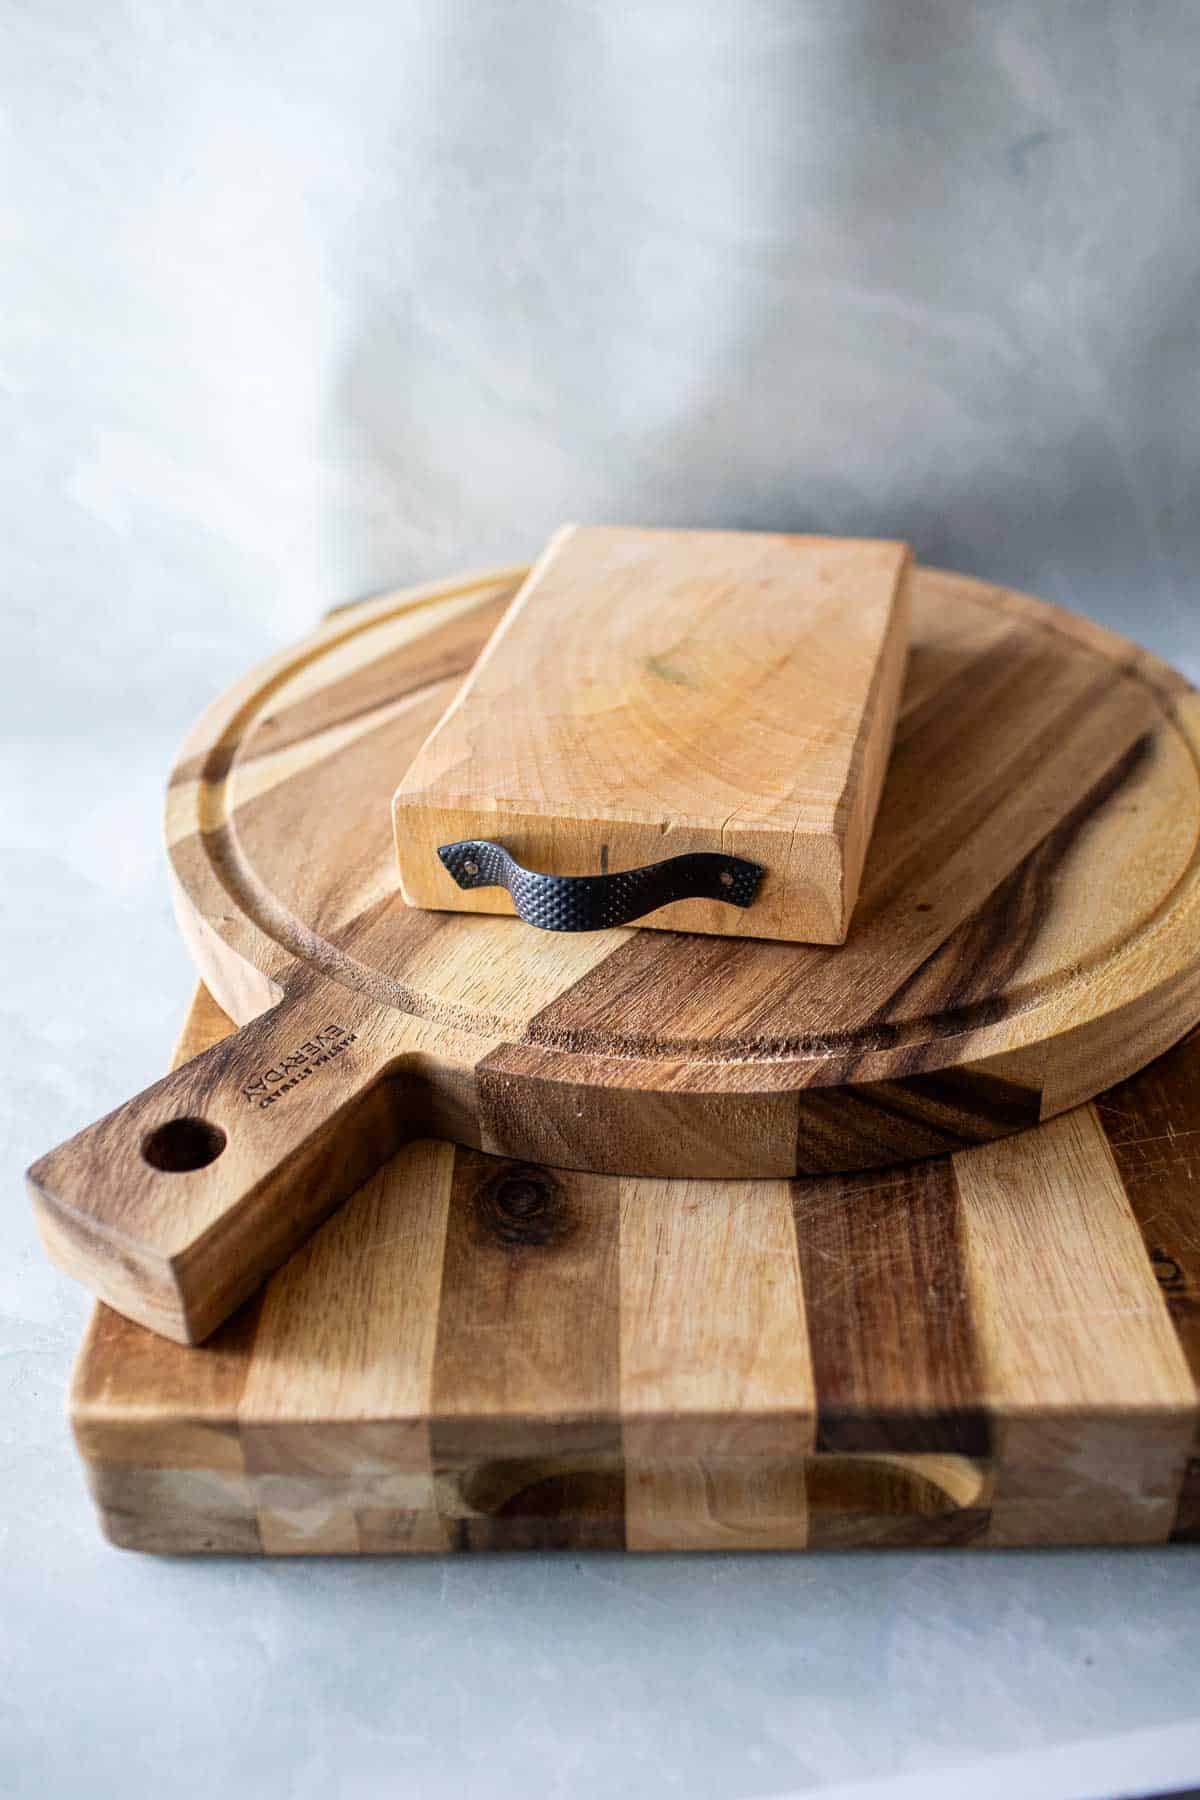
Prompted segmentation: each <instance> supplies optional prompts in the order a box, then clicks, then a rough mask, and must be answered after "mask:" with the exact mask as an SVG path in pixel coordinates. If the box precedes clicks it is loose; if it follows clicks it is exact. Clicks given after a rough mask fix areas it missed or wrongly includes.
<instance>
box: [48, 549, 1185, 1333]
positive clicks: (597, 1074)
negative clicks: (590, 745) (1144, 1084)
mask: <svg viewBox="0 0 1200 1800" xmlns="http://www.w3.org/2000/svg"><path fill="white" fill-rule="evenodd" d="M521 573H522V572H521V571H500V572H492V573H490V574H484V575H479V576H468V577H462V578H461V579H454V580H450V581H447V582H440V583H437V584H434V585H433V586H431V587H429V588H426V589H418V590H410V591H408V592H404V593H399V594H392V595H385V596H382V597H380V598H379V599H378V600H375V601H372V602H368V603H365V604H363V605H360V606H358V607H355V608H353V609H350V610H348V611H347V612H345V613H342V614H340V615H338V616H337V617H336V618H335V619H332V620H330V621H329V622H327V624H326V625H325V626H324V627H323V628H322V629H321V630H320V631H319V632H317V633H316V634H315V635H314V636H313V637H311V638H309V639H308V640H306V641H305V642H304V643H301V644H299V645H297V646H294V647H293V648H292V649H290V650H288V651H285V652H283V653H281V655H279V656H278V657H276V658H273V659H272V660H271V661H270V662H268V663H267V664H264V665H262V666H261V667H260V668H258V669H256V670H253V671H251V673H250V674H249V675H247V676H246V677H245V679H244V680H243V681H242V682H240V683H238V684H237V686H236V687H235V688H233V689H232V690H231V691H230V692H229V693H228V694H226V695H224V696H222V697H221V699H219V700H218V701H217V702H215V703H214V705H213V706H212V707H211V708H210V709H209V711H208V713H207V714H206V715H205V717H204V718H203V719H202V720H201V721H200V722H199V724H198V725H197V727H196V729H195V731H194V732H193V733H192V736H191V738H190V739H189V741H188V743H187V745H186V746H185V748H184V752H183V755H182V757H181V759H180V761H179V763H178V764H177V766H176V768H175V770H174V772H173V775H172V778H171V783H170V789H169V793H168V801H167V839H168V848H169V853H170V858H171V867H172V874H173V877H174V882H175V893H176V902H177V910H178V916H179V920H180V924H181V926H182V929H183V931H184V934H185V936H186V938H187V941H188V943H189V945H190V947H191V950H192V952H193V956H194V958H195V961H196V963H197V966H198V969H199V972H200V974H201V976H202V977H203V979H204V981H205V983H206V985H207V986H208V988H209V991H210V992H211V993H212V994H213V995H214V996H215V998H216V999H217V1001H218V1002H219V1004H220V1005H221V1006H223V1007H224V1009H225V1010H226V1011H227V1013H228V1014H229V1016H230V1017H231V1018H232V1019H234V1020H235V1021H236V1022H237V1023H238V1024H239V1025H240V1026H241V1027H242V1029H241V1030H240V1031H239V1033H238V1034H237V1035H236V1036H231V1037H227V1038H225V1039H223V1040H222V1041H221V1042H220V1043H218V1044H216V1045H214V1046H213V1047H212V1048H210V1049H209V1050H207V1051H206V1052H205V1053H204V1054H203V1055H202V1056H199V1057H197V1058H196V1059H195V1060H194V1061H193V1062H191V1063H190V1064H189V1065H188V1066H187V1067H185V1068H181V1069H179V1070H177V1071H176V1072H175V1073H174V1074H172V1075H169V1076H167V1077H165V1078H164V1079H163V1080H162V1081H160V1082H158V1083H156V1084H155V1085H154V1086H153V1087H151V1088H150V1089H148V1090H147V1091H146V1092H145V1093H144V1094H142V1095H139V1096H138V1097H137V1098H136V1099H134V1100H132V1101H130V1102H128V1103H127V1104H126V1105H125V1106H123V1107H119V1108H118V1109H117V1110H116V1111H115V1112H113V1113H111V1114H109V1115H108V1117H107V1118H105V1119H103V1120H101V1121H99V1122H98V1123H97V1124H96V1125H94V1126H91V1127H89V1128H88V1129H87V1130H85V1131H83V1132H80V1133H79V1134H77V1136H76V1137H74V1138H73V1139H71V1140H70V1141H69V1142H68V1143H66V1144H64V1145H61V1146H60V1147H59V1148H58V1149H57V1150H54V1151H51V1152H50V1154H49V1155H47V1156H45V1157H43V1158H42V1159H41V1160H40V1162H39V1163H38V1164H36V1165H35V1167H34V1168H33V1170H32V1171H31V1180H32V1185H33V1189H34V1197H35V1204H36V1206H37V1210H38V1218H39V1223H40V1226H41V1230H42V1234H43V1238H44V1241H45V1243H46V1245H47V1248H48V1250H49V1251H50V1254H51V1255H52V1256H54V1257H55V1258H56V1259H57V1260H58V1261H59V1262H60V1263H61V1264H62V1265H63V1266H64V1267H65V1268H67V1269H68V1270H70V1271H72V1272H73V1273H75V1274H76V1275H78V1276H79V1278H80V1279H81V1280H83V1281H85V1282H86V1283H87V1284H88V1285H89V1286H90V1287H91V1288H92V1290H93V1292H95V1293H96V1294H98V1295H99V1296H100V1297H101V1298H102V1299H104V1300H106V1301H108V1302H109V1303H110V1304H112V1305H113V1306H115V1307H116V1308H117V1309H118V1310H119V1311H121V1312H122V1313H125V1314H126V1315H128V1316H130V1317H133V1318H135V1319H138V1320H140V1321H141V1322H142V1323H144V1324H148V1325H150V1326H152V1327H154V1328H156V1329H158V1330H159V1331H162V1332H164V1333H165V1334H167V1335H169V1336H173V1337H177V1338H179V1339H181V1340H183V1341H185V1342H189V1341H198V1340H201V1339H203V1338H205V1337H206V1336H207V1335H208V1333H209V1332H210V1331H212V1330H213V1329H214V1328H215V1327H217V1326H218V1325H219V1324H220V1323H221V1322H222V1321H223V1320H224V1319H226V1318H227V1317H228V1316H229V1315H230V1314H231V1313H232V1312H233V1311H234V1310H235V1308H236V1307H237V1306H238V1305H240V1304H241V1303H242V1302H243V1301H244V1300H246V1299H247V1298H248V1297H249V1296H250V1295H251V1294H252V1293H253V1292H254V1291H255V1289H256V1288H257V1286H258V1285H259V1283H260V1282H261V1281H262V1280H263V1279H264V1278H265V1277H266V1276H267V1275H268V1274H269V1273H270V1272H271V1271H272V1270H273V1269H275V1268H277V1267H279V1266H280V1265H281V1264H282V1263H283V1262H284V1261H285V1259H286V1258H287V1257H288V1255H289V1254H290V1253H291V1252H292V1251H293V1250H294V1249H295V1248H297V1247H298V1246H299V1245H300V1244H301V1243H302V1242H303V1241H304V1240H305V1239H306V1238H307V1236H308V1235H309V1234H310V1232H311V1231H313V1230H314V1229H315V1228H316V1227H317V1226H319V1225H320V1224H321V1223H322V1222H323V1220H324V1219H326V1218H327V1217H328V1216H329V1215H330V1214H331V1212H332V1211H333V1210H334V1209H335V1207H336V1206H337V1205H338V1204H339V1203H340V1202H341V1201H342V1200H343V1199H344V1198H345V1197H346V1196H347V1195H348V1194H349V1193H350V1192H352V1191H353V1190H354V1189H356V1188H357V1187H358V1186H359V1185H360V1184H361V1182H362V1181H364V1180H365V1179H366V1178H368V1177H369V1176H372V1175H374V1174H375V1172H376V1171H377V1170H378V1169H379V1168H380V1167H381V1166H382V1165H383V1163H384V1162H385V1161H387V1159H388V1158H390V1157H391V1156H393V1155H394V1154H395V1153H396V1152H397V1151H399V1150H400V1148H401V1147H402V1145H403V1144H404V1143H405V1142H406V1141H407V1140H409V1139H414V1138H424V1137H437V1138H446V1139H449V1140H451V1141H453V1142H455V1143H458V1144H463V1145H466V1146H469V1147H470V1148H473V1149H475V1150H478V1151H484V1152H487V1153H488V1154H490V1155H493V1156H497V1157H504V1158H509V1159H514V1160H521V1161H527V1162H533V1163H538V1164H549V1165H552V1166H554V1167H570V1168H573V1169H576V1170H580V1171H587V1172H589V1173H591V1174H595V1175H609V1176H617V1177H628V1176H637V1177H643V1178H645V1177H657V1178H660V1179H671V1180H680V1179H695V1180H700V1181H711V1180H714V1179H721V1178H727V1179H733V1180H744V1179H747V1178H750V1177H762V1178H767V1179H770V1180H773V1181H777V1182H778V1181H783V1180H786V1179H787V1178H789V1177H792V1176H797V1175H799V1176H809V1175H811V1176H826V1175H829V1176H832V1175H844V1174H847V1173H848V1172H851V1171H855V1170H862V1169H865V1168H871V1167H876V1166H881V1167H882V1166H890V1165H892V1164H895V1163H897V1162H904V1161H914V1160H917V1159H921V1158H926V1157H931V1156H937V1155H941V1154H946V1153H951V1152H955V1151H958V1150H961V1149H963V1148H965V1147H966V1146H968V1145H970V1144H977V1143H980V1142H983V1141H988V1140H993V1139H996V1138H998V1137H1002V1136H1005V1135H1008V1134H1010V1133H1013V1132H1018V1131H1021V1130H1023V1129H1024V1128H1026V1127H1028V1126H1030V1125H1034V1124H1037V1123H1039V1122H1043V1121H1046V1120H1048V1119H1050V1118H1051V1117H1053V1116H1055V1115H1057V1114H1059V1113H1063V1112H1066V1111H1068V1110H1070V1109H1071V1108H1072V1107H1075V1106H1077V1105H1079V1104H1081V1103H1082V1102H1085V1101H1088V1100H1090V1099H1092V1098H1093V1097H1094V1096H1095V1095H1097V1094H1099V1093H1102V1092H1103V1091H1104V1090H1105V1089H1107V1088H1109V1087H1111V1086H1113V1085H1114V1084H1115V1083H1116V1082H1118V1081H1121V1080H1123V1079H1125V1078H1126V1077H1128V1076H1130V1075H1131V1074H1133V1072H1134V1071H1135V1070H1137V1069H1139V1068H1141V1067H1142V1066H1144V1065H1145V1064H1146V1063H1148V1062H1149V1061H1150V1060H1151V1059H1152V1058H1153V1057H1154V1056H1157V1055H1159V1054H1160V1053H1161V1052H1162V1051H1164V1050H1166V1049H1168V1048H1169V1047H1170V1046H1171V1045H1172V1044H1174V1043H1177V1042H1178V1041H1179V1040H1180V1039H1181V1038H1182V1037H1183V1036H1184V1035H1185V1034H1186V1033H1187V1032H1188V1031H1189V1030H1190V1029H1191V1028H1192V1027H1193V1026H1194V1025H1195V1024H1196V1022H1197V1020H1198V1019H1200V779H1198V768H1197V753H1198V747H1200V696H1198V695H1197V694H1196V693H1195V692H1194V691H1193V690H1192V689H1191V688H1190V687H1189V685H1188V683H1187V682H1186V680H1185V679H1184V678H1183V677H1182V676H1181V675H1180V674H1178V673H1177V672H1176V671H1174V670H1172V669H1170V668H1168V667H1166V666H1165V665H1163V664H1162V663H1161V662H1158V661H1157V660H1156V659H1155V658H1154V657H1152V656H1150V655H1149V654H1147V653H1146V652H1145V651H1142V650H1139V649H1138V647H1137V646H1136V645H1133V644H1131V643H1129V642H1128V641H1127V640H1125V639H1122V638H1119V637H1116V636H1114V635H1113V634H1112V633H1110V632H1106V631H1104V630H1102V629H1101V628H1100V627H1098V626H1095V625H1091V624H1089V623H1088V622H1087V621H1085V620H1081V619H1078V618H1075V617H1073V616H1072V615H1070V614H1069V613H1065V612H1063V611H1062V610H1061V609H1060V608H1056V607H1053V606H1048V605H1046V604H1045V603H1044V602H1042V601H1039V600H1035V599H1032V598H1030V597H1028V596H1026V595H1021V594H1014V593H1012V592H1010V591H1008V590H1006V589H1003V588H993V587H988V586H986V585H985V584H983V583H981V582H977V581H971V580H969V579H967V578H965V577H963V576H957V575H950V574H945V573H940V572H938V571H933V570H928V569H915V570H913V571H912V577H911V589H912V591H911V604H912V629H911V637H910V653H909V657H908V663H907V668H906V675H905V684H904V690H903V694H902V696H901V702H900V709H899V721H898V725H897V730H896V739H895V748H894V752H893V755H892V758H891V762H890V764H889V770H888V777H887V781H886V783H885V787H884V792H883V797H882V801H881V805H880V810H879V816H878V820H877V823H876V828H875V832H874V835H873V837H872V839H871V846H870V851H869V854H868V857H867V862H866V866H865V870H864V880H863V886H862V891H861V893H860V896H859V901H858V906H857V909H856V911H855V916H854V923H853V926H852V929H851V932H850V936H849V938H848V940H847V942H846V944H845V945H843V946H827V945H814V944H803V945H799V944H790V943H773V942H764V941H759V940H754V939H748V938H743V939H734V938H726V937H713V936H708V937H697V936H691V935H688V934H685V933H677V932H670V931H661V930H656V931H642V930H636V929H635V930H627V929H618V928H613V929H610V930H605V931H597V932H585V933H581V934H579V935H570V934H560V933H556V932H539V931H533V930H531V929H529V928H528V927H527V926H525V925H524V924H522V923H521V922H520V921H519V920H516V919H513V918H506V917H501V916H497V915H483V914H463V913H457V912H422V911H418V910H415V909H413V908H410V907H408V906H406V905H405V904H404V902H403V899H402V897H401V896H400V894H399V892H398V886H397V872H396V866H395V856H394V850H393V844H392V836H391V831H390V829H389V825H390V803H391V799H392V791H393V787H394V782H395V777H396V773H397V771H398V770H401V769H403V768H405V767H406V766H407V765H408V764H409V762H410V761H411V760H412V758H413V757H414V756H415V755H416V754H417V752H418V751H419V749H420V747H421V745H422V744H423V743H424V742H425V740H426V738H427V737H428V734H429V732H430V730H431V729H432V728H433V727H434V726H435V725H436V723H437V721H438V719H439V718H440V717H442V715H443V714H444V713H445V711H446V708H447V706H448V705H449V704H450V703H451V702H452V700H453V698H454V695H455V694H456V693H457V692H458V691H459V689H460V687H461V683H462V679H463V677H464V676H465V675H466V674H467V673H468V672H469V670H470V669H471V667H472V666H473V663H474V661H475V659H476V657H477V656H478V655H479V652H480V650H481V648H482V647H483V645H484V644H485V643H486V642H487V640H488V637H489V634H490V633H491V632H492V630H493V629H494V628H495V626H496V625H497V624H498V622H499V620H500V618H501V617H502V615H503V613H504V611H505V608H506V607H507V605H508V603H509V601H510V600H511V598H512V595H513V592H514V591H515V589H516V588H517V587H518V585H519V582H520V578H521ZM632 1191H635V1192H641V1191H642V1190H641V1189H640V1188H637V1187H636V1186H635V1188H634V1189H633V1190H632ZM867 1191H872V1190H871V1189H870V1185H869V1184H868V1190H867Z"/></svg>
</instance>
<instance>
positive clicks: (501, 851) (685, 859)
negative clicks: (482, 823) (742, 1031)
mask: <svg viewBox="0 0 1200 1800" xmlns="http://www.w3.org/2000/svg"><path fill="white" fill-rule="evenodd" d="M438 855H439V856H440V857H441V859H442V862H443V863H444V865H445V867H446V868H447V869H448V870H449V872H450V874H451V875H452V876H453V877H454V880H455V881H456V882H457V883H458V885H459V887H460V888H482V887H502V888H507V889H508V891H509V893H510V894H511V895H512V901H513V905H514V906H515V907H516V909H517V912H518V914H519V915H520V917H521V918H522V919H524V921H525V923H526V924H527V925H536V926H537V927H538V929H539V930H541V931H604V930H605V929H607V928H608V927H609V926H612V925H628V924H630V923H632V921H633V920H634V919H640V918H642V917H643V915H644V914H645V913H649V912H654V911H655V910H656V909H657V908H658V907H660V906H669V905H670V903H671V902H672V901H673V900H725V901H727V902H728V903H729V905H730V906H742V907H745V906H749V905H750V904H751V902H752V901H753V899H754V896H755V894H756V893H757V892H758V884H759V882H760V881H761V880H762V875H763V871H762V868H761V866H760V865H759V864H758V863H752V862H746V861H745V860H744V859H743V858H742V857H740V856H718V855H716V854H715V853H713V852H711V851H696V852H693V853H692V854H691V855H690V856H669V857H667V859H666V860H665V861H664V862H657V863H650V864H648V865H647V866H646V868H644V869H621V870H618V871H617V873H616V874H613V875H539V874H538V873H537V872H536V871H535V870H533V869H523V868H522V867H521V865H520V863H519V862H517V861H515V860H514V858H513V857H511V856H510V855H509V853H508V851H507V850H506V849H505V848H504V846H503V844H493V843H491V842H489V840H488V839H487V838H467V839H465V840H464V841H463V842H462V843H459V844H442V845H441V846H440V848H439V849H438Z"/></svg>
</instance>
